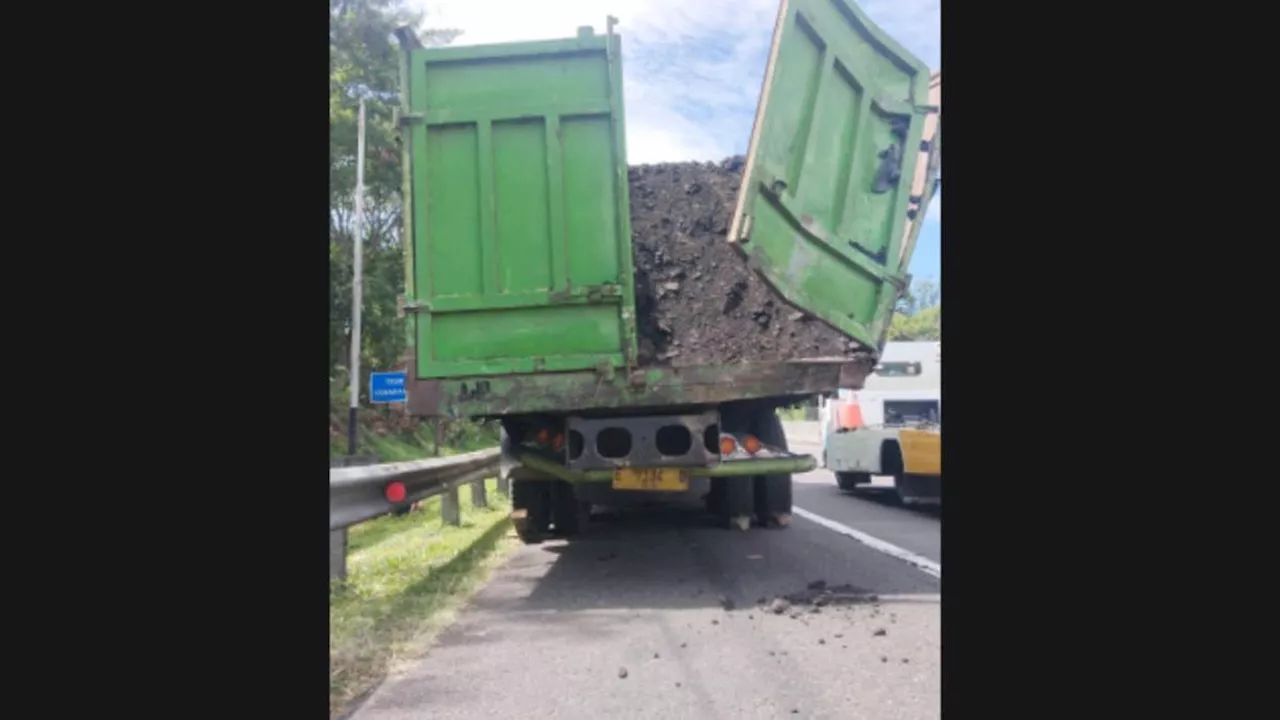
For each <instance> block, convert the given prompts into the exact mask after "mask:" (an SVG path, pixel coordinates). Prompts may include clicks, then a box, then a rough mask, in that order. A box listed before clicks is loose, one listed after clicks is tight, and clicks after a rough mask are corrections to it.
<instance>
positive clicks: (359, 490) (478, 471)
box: [329, 448, 509, 578]
mask: <svg viewBox="0 0 1280 720" xmlns="http://www.w3.org/2000/svg"><path fill="white" fill-rule="evenodd" d="M501 455H502V451H501V449H500V448H489V449H488V450H479V451H476V452H472V453H466V454H465V455H452V456H450V457H442V458H429V459H426V460H413V461H410V462H400V463H384V464H382V465H368V464H365V463H367V462H368V460H367V459H354V458H346V459H344V461H343V464H345V465H347V467H336V468H329V576H330V577H333V578H345V577H346V575H347V528H349V527H351V526H352V525H358V524H360V523H362V522H365V521H367V520H372V519H374V518H376V517H381V516H383V515H389V514H391V513H393V512H395V511H397V510H403V509H404V508H408V507H409V506H410V505H412V504H413V503H415V502H418V501H420V500H425V499H427V498H430V497H435V496H436V495H442V496H443V497H442V498H441V505H440V516H441V519H443V520H444V521H445V522H446V523H449V524H450V525H459V524H461V523H462V509H461V506H460V503H459V498H458V487H459V486H461V485H465V484H467V483H471V501H472V504H474V505H476V506H477V507H485V506H487V505H488V501H487V499H486V498H485V487H484V481H485V479H486V478H491V477H494V476H498V491H499V492H503V493H507V492H509V489H508V488H507V485H506V483H505V482H504V480H503V478H502V477H501V476H500V473H499V459H500V457H501Z"/></svg>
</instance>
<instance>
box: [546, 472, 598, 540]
mask: <svg viewBox="0 0 1280 720" xmlns="http://www.w3.org/2000/svg"><path fill="white" fill-rule="evenodd" d="M590 516H591V505H589V504H587V503H583V502H579V501H578V494H577V493H576V492H574V489H573V485H572V484H571V483H567V482H565V481H563V480H558V481H556V482H554V483H552V488H551V522H552V523H553V524H554V525H555V532H556V534H557V535H561V536H564V537H569V536H571V535H577V534H578V533H580V532H582V530H583V529H584V528H585V527H586V525H587V521H588V519H589V518H590Z"/></svg>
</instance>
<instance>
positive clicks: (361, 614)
mask: <svg viewBox="0 0 1280 720" xmlns="http://www.w3.org/2000/svg"><path fill="white" fill-rule="evenodd" d="M485 485H486V490H487V492H486V493H485V494H486V496H487V498H488V500H489V507H487V508H478V507H475V506H474V505H473V504H472V502H471V491H470V488H469V487H463V488H462V489H461V490H459V495H460V497H461V500H462V525H461V526H460V527H452V526H449V525H445V524H444V523H443V521H442V520H441V518H440V498H438V497H437V498H432V499H431V500H429V501H427V502H425V503H423V504H422V507H421V509H419V510H418V511H416V512H413V513H410V514H408V515H405V516H402V517H383V518H379V519H377V520H372V521H370V522H367V523H363V524H361V525H357V526H355V527H353V528H351V530H350V532H349V534H348V540H347V543H348V549H347V581H346V583H337V582H334V583H331V584H330V588H329V708H330V713H329V714H330V717H338V716H340V715H341V714H342V713H343V712H344V711H346V710H347V709H348V706H349V705H350V704H351V703H352V702H353V701H354V700H356V699H357V698H360V697H361V696H364V695H366V694H367V693H368V692H369V691H371V690H373V689H374V688H375V687H377V685H378V683H380V682H381V681H382V680H383V679H384V678H385V677H386V676H387V675H388V674H389V673H390V672H392V671H393V670H394V669H395V667H396V665H397V664H398V663H400V662H403V661H405V660H409V659H412V658H415V657H418V656H420V655H421V654H422V653H423V652H425V651H426V649H427V647H428V646H429V644H430V642H431V640H432V639H433V638H434V637H435V635H436V633H437V632H438V631H439V630H440V629H441V628H443V627H444V625H445V624H446V623H447V622H448V620H449V619H450V617H451V616H452V614H453V613H454V612H455V611H456V610H457V609H458V608H459V607H460V606H461V605H462V604H463V603H464V602H465V601H466V600H467V599H468V598H469V597H470V596H471V594H472V593H474V592H475V591H476V590H477V589H478V588H479V587H480V586H481V585H482V584H483V583H484V581H485V580H486V579H487V578H488V576H489V573H490V572H491V571H492V570H493V569H494V568H495V567H497V565H498V564H499V562H501V560H502V559H504V558H505V557H506V555H507V553H508V552H510V550H511V549H513V548H514V547H515V545H516V543H515V541H514V540H513V539H512V538H511V534H510V533H509V532H508V531H509V530H510V527H511V524H510V521H509V520H508V514H509V512H510V510H511V503H510V500H509V499H508V498H507V497H506V496H504V495H501V494H499V493H498V492H497V482H496V481H495V480H487V481H486V482H485Z"/></svg>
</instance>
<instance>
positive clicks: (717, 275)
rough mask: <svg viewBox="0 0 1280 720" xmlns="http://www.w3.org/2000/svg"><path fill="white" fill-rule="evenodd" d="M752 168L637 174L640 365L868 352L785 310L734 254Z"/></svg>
mask: <svg viewBox="0 0 1280 720" xmlns="http://www.w3.org/2000/svg"><path fill="white" fill-rule="evenodd" d="M744 162H745V161H744V159H743V158H742V157H735V158H729V159H727V160H724V161H722V162H720V163H669V164H662V165H637V166H633V167H631V168H630V169H629V172H628V178H629V179H630V188H631V237H632V244H633V248H634V253H635V281H636V310H637V313H638V315H639V317H638V319H637V324H638V326H639V332H640V358H639V360H640V363H641V364H642V365H672V366H690V365H725V364H731V363H744V362H780V361H786V360H798V359H803V358H817V357H839V356H844V357H849V356H852V355H853V354H854V353H855V352H857V351H862V347H861V345H860V344H858V343H856V342H855V341H853V340H850V339H848V338H846V337H845V336H844V335H842V334H840V333H838V332H836V331H835V330H833V329H831V328H830V327H828V326H827V325H825V324H824V323H822V322H820V321H818V320H816V319H814V318H812V317H810V316H809V315H807V314H806V313H803V312H801V311H799V310H796V309H795V308H793V307H791V306H789V305H787V304H786V303H785V302H784V301H783V300H782V299H781V298H779V297H777V296H776V295H775V294H774V292H773V291H772V290H771V289H770V288H769V286H768V285H766V284H765V282H764V281H763V280H762V279H760V277H759V276H758V275H756V274H755V273H754V272H752V271H750V270H749V269H748V268H747V263H746V260H744V259H743V258H742V257H740V256H739V255H738V254H737V253H736V252H735V251H734V250H733V248H732V247H730V245H729V242H728V240H727V236H728V233H729V225H730V220H731V219H732V216H733V209H734V203H735V201H736V200H737V193H738V186H739V184H740V183H741V181H742V171H743V165H744Z"/></svg>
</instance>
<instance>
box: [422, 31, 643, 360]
mask: <svg viewBox="0 0 1280 720" xmlns="http://www.w3.org/2000/svg"><path fill="white" fill-rule="evenodd" d="M402 44H403V46H404V51H405V57H406V62H405V64H404V67H403V72H405V73H407V75H408V86H409V87H408V99H407V103H405V106H406V107H407V110H408V112H406V113H404V115H403V116H402V120H401V122H402V125H404V126H405V127H406V130H405V131H403V132H402V138H404V139H405V140H407V143H406V144H407V146H408V150H407V152H406V155H407V156H408V157H409V161H410V171H409V172H408V173H407V185H408V187H407V188H406V198H408V200H409V202H406V212H407V213H409V214H411V216H412V217H411V218H410V219H409V220H407V221H406V226H407V227H409V228H411V234H412V242H407V243H406V252H407V257H406V261H407V263H408V265H409V267H410V270H408V273H409V277H408V278H407V279H406V290H407V292H408V293H412V295H413V296H411V297H407V298H406V303H405V306H406V309H407V310H408V311H409V312H411V313H414V314H415V315H416V320H417V322H416V331H415V333H414V334H415V336H416V337H415V345H416V349H417V353H416V354H417V375H418V377H420V378H424V379H426V378H453V377H472V376H488V375H502V374H511V373H527V372H538V371H543V370H546V371H569V370H585V369H592V370H599V369H604V368H618V367H625V366H629V365H633V364H634V358H635V352H636V338H635V311H634V307H635V298H634V293H635V290H634V286H633V281H632V268H631V228H630V216H629V212H628V207H629V205H628V199H627V182H626V167H627V163H626V154H625V147H626V146H625V138H624V136H623V123H622V116H623V105H622V68H621V62H620V57H621V53H620V42H619V39H618V37H617V36H616V35H614V34H613V33H612V28H610V33H609V34H608V35H607V36H603V37H601V36H595V35H592V34H591V33H590V31H589V29H585V28H584V29H583V30H582V31H580V32H579V36H578V37H577V38H575V39H571V40H558V41H552V42H537V43H511V44H504V45H488V46H474V47H450V48H422V47H418V46H416V43H414V42H412V41H411V40H410V39H408V38H407V37H402Z"/></svg>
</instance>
